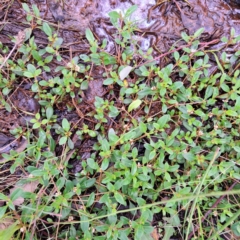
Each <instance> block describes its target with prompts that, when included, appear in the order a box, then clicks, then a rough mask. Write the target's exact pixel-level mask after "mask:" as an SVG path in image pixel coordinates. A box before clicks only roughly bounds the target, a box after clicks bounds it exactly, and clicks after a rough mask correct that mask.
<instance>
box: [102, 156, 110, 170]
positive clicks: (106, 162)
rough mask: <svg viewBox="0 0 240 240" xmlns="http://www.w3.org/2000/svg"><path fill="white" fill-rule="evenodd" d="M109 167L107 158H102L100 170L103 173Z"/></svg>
mask: <svg viewBox="0 0 240 240" xmlns="http://www.w3.org/2000/svg"><path fill="white" fill-rule="evenodd" d="M108 166H109V159H108V158H104V159H103V161H102V165H101V169H102V170H103V171H105V170H106V169H107V168H108Z"/></svg>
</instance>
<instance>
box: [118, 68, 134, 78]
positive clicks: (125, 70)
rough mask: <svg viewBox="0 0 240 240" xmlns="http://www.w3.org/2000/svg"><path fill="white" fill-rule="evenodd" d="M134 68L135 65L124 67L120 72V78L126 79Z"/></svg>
mask: <svg viewBox="0 0 240 240" xmlns="http://www.w3.org/2000/svg"><path fill="white" fill-rule="evenodd" d="M132 69H133V67H130V66H127V67H125V68H123V69H122V70H121V71H120V73H119V77H120V79H121V80H124V79H125V78H126V77H127V76H128V75H129V73H130V72H131V71H132Z"/></svg>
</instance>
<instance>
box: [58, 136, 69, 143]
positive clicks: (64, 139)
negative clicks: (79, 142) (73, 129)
mask: <svg viewBox="0 0 240 240" xmlns="http://www.w3.org/2000/svg"><path fill="white" fill-rule="evenodd" d="M67 139H68V138H67V137H66V136H64V137H61V138H60V140H59V145H64V144H65V143H66V142H67Z"/></svg>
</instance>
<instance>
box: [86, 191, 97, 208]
mask: <svg viewBox="0 0 240 240" xmlns="http://www.w3.org/2000/svg"><path fill="white" fill-rule="evenodd" d="M94 200H95V193H94V192H92V193H91V194H90V196H89V198H88V201H87V205H86V207H91V206H92V204H93V203H94Z"/></svg>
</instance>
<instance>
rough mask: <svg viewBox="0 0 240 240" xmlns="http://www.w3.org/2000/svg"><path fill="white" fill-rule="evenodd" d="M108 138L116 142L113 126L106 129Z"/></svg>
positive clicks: (116, 137) (117, 138)
mask: <svg viewBox="0 0 240 240" xmlns="http://www.w3.org/2000/svg"><path fill="white" fill-rule="evenodd" d="M108 139H109V141H110V142H111V143H116V142H117V141H118V140H119V137H118V136H117V135H116V133H115V131H114V129H113V128H110V129H109V131H108Z"/></svg>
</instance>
